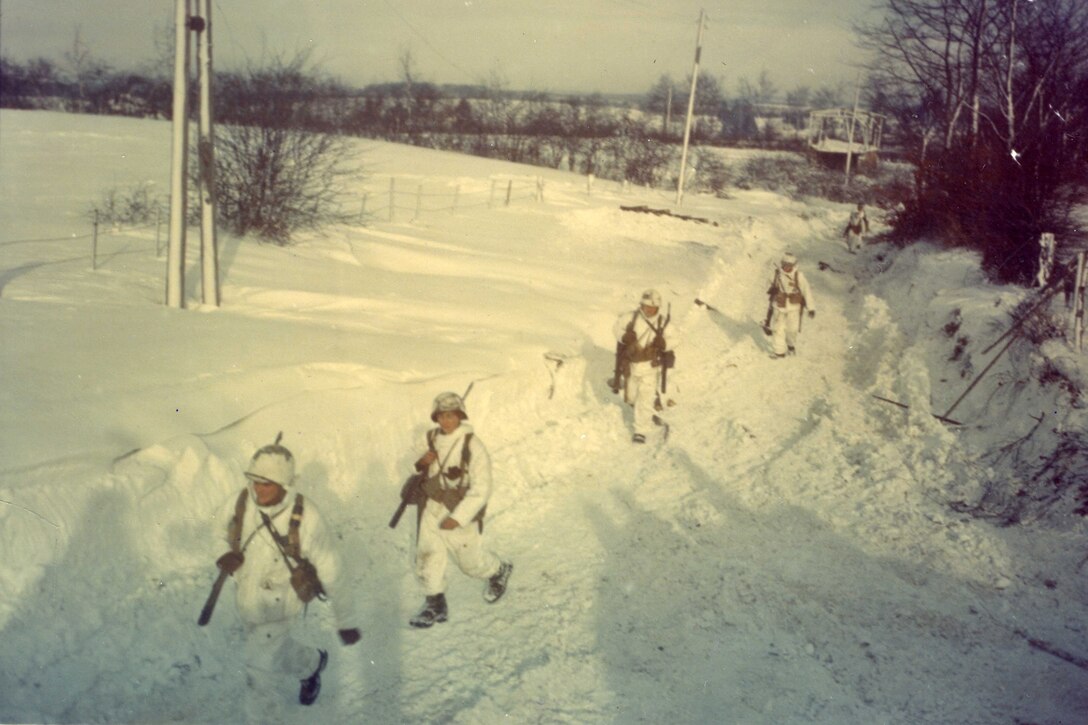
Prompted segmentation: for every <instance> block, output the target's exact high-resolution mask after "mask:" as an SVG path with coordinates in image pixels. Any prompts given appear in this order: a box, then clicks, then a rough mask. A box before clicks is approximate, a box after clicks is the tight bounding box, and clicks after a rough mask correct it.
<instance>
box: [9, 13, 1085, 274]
mask: <svg viewBox="0 0 1088 725" xmlns="http://www.w3.org/2000/svg"><path fill="white" fill-rule="evenodd" d="M876 11H877V13H876V14H874V15H873V16H871V17H874V18H879V19H874V20H872V21H869V22H866V23H862V24H858V25H857V26H856V27H855V34H856V36H857V40H858V43H859V45H860V46H861V47H862V48H863V49H865V50H866V51H868V53H869V61H868V62H867V64H866V66H865V67H864V68H863V69H862V71H863V73H862V74H860V75H859V78H861V79H862V80H861V81H860V87H859V88H858V89H857V90H858V92H859V95H860V101H861V105H862V107H864V108H865V109H866V110H868V111H870V112H873V113H877V114H882V115H883V116H884V117H885V118H886V125H885V129H886V135H885V138H886V139H889V138H890V139H891V142H892V143H894V144H895V145H896V146H897V147H900V148H901V150H902V153H903V155H904V157H905V158H906V160H908V161H909V162H910V164H911V167H912V169H913V184H912V185H908V187H907V188H899V187H898V186H897V187H896V188H895V189H894V195H893V194H891V193H889V194H885V195H883V196H882V197H879V198H881V199H882V201H883V203H884V205H885V206H887V207H888V208H890V209H893V211H894V213H893V214H892V216H891V219H890V221H891V224H892V227H893V236H894V237H895V238H898V239H901V240H903V241H912V240H917V239H928V240H940V241H942V242H943V243H945V244H951V245H961V246H965V247H969V248H973V249H978V250H980V251H981V252H982V255H983V262H984V267H985V268H986V269H987V271H988V272H989V273H990V274H991V276H992V277H993V278H994V279H996V280H999V281H1014V282H1021V283H1024V282H1028V281H1029V280H1030V279H1031V278H1032V277H1033V276H1034V273H1035V266H1036V257H1037V251H1038V246H1037V241H1038V238H1039V235H1040V234H1041V233H1042V232H1047V231H1049V232H1053V233H1055V234H1057V235H1059V237H1060V238H1073V237H1074V236H1075V235H1076V225H1075V223H1074V222H1073V220H1072V210H1073V208H1074V207H1075V206H1076V205H1077V204H1082V203H1083V199H1084V192H1085V190H1086V189H1088V4H1086V3H1084V2H1083V0H1048V2H1046V3H1039V2H1031V1H1030V0H879V2H878V4H877V5H876ZM400 65H401V77H400V79H398V80H397V81H395V82H389V83H383V84H375V85H371V86H368V87H366V88H361V89H356V88H351V87H349V86H346V85H345V84H343V83H341V82H339V81H337V80H335V79H332V78H330V77H328V76H327V75H325V74H323V73H322V72H321V71H320V70H319V69H316V68H314V67H313V66H312V65H311V64H310V63H309V62H308V58H307V57H306V56H305V55H303V56H297V57H295V58H283V57H279V58H273V59H272V60H271V61H269V62H267V63H266V64H264V65H263V66H261V67H250V68H246V69H244V70H242V71H230V72H218V73H217V74H216V90H215V94H214V98H215V104H216V108H215V115H216V118H217V120H218V123H220V124H222V125H223V126H225V127H226V128H230V127H232V126H233V127H236V128H241V127H247V126H249V127H258V128H272V129H276V128H279V129H283V128H291V129H294V130H296V131H301V132H307V133H318V134H325V135H342V136H364V137H371V138H381V139H387V140H392V141H397V142H404V143H411V144H416V145H420V146H426V147H431V148H439V149H444V150H453V151H459V152H464V153H470V154H475V155H481V156H488V157H494V158H502V159H506V160H510V161H516V162H521V163H528V164H534V165H539V166H547V167H551V168H562V169H566V170H570V171H574V172H578V173H581V174H594V175H596V176H599V177H602V178H611V179H616V180H623V181H629V182H632V183H637V184H644V185H649V186H660V185H665V184H670V185H671V184H675V183H676V173H677V171H676V167H677V157H678V145H679V141H680V138H681V137H682V135H683V121H684V115H685V113H686V106H687V94H688V89H689V87H690V77H689V78H685V79H681V81H680V82H677V81H674V80H673V79H672V78H671V77H670V76H668V75H664V76H662V77H661V78H659V79H658V81H657V82H656V83H655V84H654V85H653V86H652V87H651V88H649V89H648V90H647V92H646V94H645V95H644V96H642V97H641V99H638V100H639V101H640V102H639V103H637V104H627V105H621V106H617V105H616V101H615V99H614V98H608V97H605V96H603V95H601V94H591V95H573V94H567V95H562V96H555V95H552V94H547V93H542V92H532V91H513V90H511V89H510V88H509V87H508V85H509V84H508V83H506V82H505V80H504V78H503V77H502V76H501V74H500V73H498V72H492V74H491V76H490V77H489V78H488V79H486V80H484V81H481V82H480V83H479V84H476V85H470V86H438V85H435V84H433V83H430V82H427V81H426V80H424V79H422V78H420V77H419V74H418V73H417V72H416V70H415V67H414V63H413V59H412V57H411V54H410V52H408V51H406V52H404V54H403V55H402V57H401V58H400ZM156 67H159V68H162V67H164V63H162V62H161V61H160V62H159V63H158V64H152V65H150V66H149V68H151V70H144V71H142V72H136V71H133V72H122V71H114V70H112V69H110V68H108V67H107V66H105V65H104V64H102V63H99V62H97V61H96V60H95V59H94V57H93V54H91V53H90V51H89V49H87V48H86V46H85V45H84V44H82V43H81V42H80V39H79V35H78V32H77V36H76V42H75V43H74V44H73V48H72V50H71V51H70V52H69V53H66V54H65V62H64V63H63V64H57V63H55V62H52V61H49V60H47V59H40V58H39V59H35V60H32V61H30V62H28V63H23V64H20V63H17V62H14V61H12V60H10V59H8V58H0V106H3V107H9V108H10V107H16V108H20V107H21V108H51V109H54V110H64V111H79V112H89V113H118V114H125V115H133V116H142V117H152V118H169V116H170V113H171V95H172V93H171V83H170V78H169V76H168V75H167V74H166V73H164V72H161V71H158V72H156V71H155V70H154V68H156ZM854 90H855V89H848V88H845V87H843V86H841V85H840V86H838V87H833V88H832V87H828V88H820V89H816V90H812V89H808V88H804V87H802V88H797V89H794V90H793V91H789V92H786V93H782V92H781V91H780V90H779V89H778V88H777V87H776V86H775V85H774V83H773V82H772V80H771V79H770V77H769V76H768V74H767V73H766V72H764V73H762V74H761V75H760V77H759V78H757V79H756V80H755V81H754V82H752V81H749V80H747V79H741V80H740V81H739V83H738V88H737V92H736V93H735V94H732V95H730V96H728V97H727V96H726V94H725V93H724V91H723V90H722V86H721V81H720V80H719V79H717V78H715V77H713V76H709V75H706V76H700V78H699V83H698V84H697V96H696V99H695V123H694V125H693V128H692V132H691V141H692V143H693V144H694V145H695V146H696V148H695V149H694V153H693V157H694V161H695V163H694V164H693V168H694V169H696V178H695V179H693V180H692V181H693V182H694V183H692V184H691V185H687V184H686V185H687V186H688V188H689V189H691V190H699V189H702V190H708V191H713V192H716V193H721V192H722V189H723V186H724V185H725V183H726V181H729V179H728V174H727V173H726V171H725V170H724V168H723V166H722V162H721V160H720V158H718V157H716V156H714V155H713V154H711V153H706V152H705V151H706V147H709V146H713V145H729V146H751V147H760V148H777V149H792V150H803V149H804V147H805V143H804V137H803V133H802V132H801V131H802V129H804V127H805V123H806V121H807V110H808V109H809V108H827V107H842V106H843V105H845V102H846V99H847V98H850V99H851V101H850V102H851V103H852V96H853V91H854ZM778 101H781V103H776V102H778ZM194 105H195V104H194ZM772 106H777V107H776V108H772ZM674 109H675V110H674ZM771 115H774V116H776V122H774V123H770V122H768V121H767V117H768V116H771ZM797 163H801V162H797ZM820 183H821V184H822V188H821V189H820V190H814V191H813V193H824V195H828V194H827V193H826V192H828V191H829V190H830V189H831V187H830V185H829V184H827V183H826V180H825V181H822V182H820ZM837 196H842V192H841V190H837V191H836V190H831V198H836V197H837Z"/></svg>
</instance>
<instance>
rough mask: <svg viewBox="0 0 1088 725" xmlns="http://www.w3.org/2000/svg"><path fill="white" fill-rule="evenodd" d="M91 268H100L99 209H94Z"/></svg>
mask: <svg viewBox="0 0 1088 725" xmlns="http://www.w3.org/2000/svg"><path fill="white" fill-rule="evenodd" d="M91 269H98V209H95V210H94V229H93V230H92V232H91Z"/></svg>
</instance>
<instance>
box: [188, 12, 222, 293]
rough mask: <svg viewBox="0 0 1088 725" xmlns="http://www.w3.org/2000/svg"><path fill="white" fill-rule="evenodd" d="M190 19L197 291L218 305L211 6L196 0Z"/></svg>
mask: <svg viewBox="0 0 1088 725" xmlns="http://www.w3.org/2000/svg"><path fill="white" fill-rule="evenodd" d="M197 5H198V10H199V12H200V17H197V18H193V29H194V30H195V31H196V33H197V61H198V66H199V68H200V143H199V147H198V148H199V153H200V269H201V284H200V291H201V295H202V300H203V302H204V304H206V305H212V306H214V307H218V306H219V245H218V243H217V241H216V235H215V131H214V127H213V120H212V7H211V0H197Z"/></svg>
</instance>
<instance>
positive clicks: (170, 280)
mask: <svg viewBox="0 0 1088 725" xmlns="http://www.w3.org/2000/svg"><path fill="white" fill-rule="evenodd" d="M193 10H196V13H195V14H194V13H193ZM174 30H175V35H174V41H175V52H174V106H173V131H174V134H173V149H172V154H171V172H170V237H169V241H168V242H167V255H166V304H167V306H168V307H177V308H179V309H180V308H183V307H185V257H186V249H185V247H186V244H185V235H186V231H187V230H186V222H187V213H186V212H187V211H188V210H187V205H188V200H187V198H186V192H187V189H188V184H189V58H190V46H191V42H190V41H191V39H190V34H192V35H195V36H196V40H197V61H198V66H199V69H198V73H197V75H198V80H199V83H200V125H199V136H200V138H199V144H198V148H197V151H198V159H197V160H198V162H199V167H200V178H199V179H198V183H199V197H200V239H201V247H200V262H201V290H202V294H203V296H202V299H203V302H204V304H208V305H214V306H216V307H218V306H219V254H218V244H217V242H216V232H215V134H214V131H213V124H212V37H211V36H212V25H211V0H175V15H174Z"/></svg>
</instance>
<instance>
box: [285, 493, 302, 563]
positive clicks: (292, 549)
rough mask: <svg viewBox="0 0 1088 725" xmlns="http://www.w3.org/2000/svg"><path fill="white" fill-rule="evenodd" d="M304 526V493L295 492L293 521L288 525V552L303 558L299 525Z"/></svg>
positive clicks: (292, 511) (296, 557)
mask: <svg viewBox="0 0 1088 725" xmlns="http://www.w3.org/2000/svg"><path fill="white" fill-rule="evenodd" d="M300 526H302V494H301V493H297V494H295V507H294V508H293V509H291V523H289V524H288V525H287V553H288V554H290V555H291V556H293V557H295V559H301V558H302V542H301V536H300V534H299V531H298V530H299V527H300Z"/></svg>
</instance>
